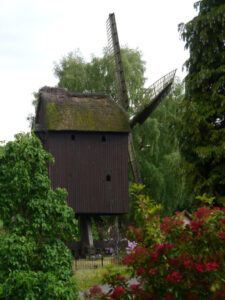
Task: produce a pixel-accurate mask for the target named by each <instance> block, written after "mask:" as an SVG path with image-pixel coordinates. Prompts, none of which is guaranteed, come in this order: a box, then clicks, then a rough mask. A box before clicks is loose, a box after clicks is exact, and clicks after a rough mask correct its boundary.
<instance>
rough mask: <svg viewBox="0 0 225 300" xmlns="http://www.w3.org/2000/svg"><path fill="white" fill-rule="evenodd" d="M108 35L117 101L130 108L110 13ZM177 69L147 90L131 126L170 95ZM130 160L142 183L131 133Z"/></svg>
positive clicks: (140, 120) (112, 16) (116, 34)
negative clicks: (113, 64) (143, 103)
mask: <svg viewBox="0 0 225 300" xmlns="http://www.w3.org/2000/svg"><path fill="white" fill-rule="evenodd" d="M107 35H108V45H109V51H110V54H112V57H113V59H114V63H115V82H116V91H117V101H118V103H119V104H120V105H121V106H122V107H123V108H124V109H125V110H128V108H129V98H128V94H127V88H126V82H125V77H124V71H123V64H122V60H121V53H120V44H119V38H118V32H117V27H116V19H115V15H114V13H113V14H109V18H108V20H107ZM175 73H176V70H174V71H172V72H170V73H168V74H167V75H165V76H163V77H162V78H160V79H159V80H158V81H156V82H155V83H154V84H153V85H151V86H150V87H149V88H148V89H146V90H145V92H144V94H143V95H142V98H143V99H144V98H145V99H148V103H147V104H145V105H144V106H143V107H141V108H140V109H139V110H138V111H137V112H136V113H135V115H134V116H133V117H132V119H131V120H130V127H131V128H133V127H134V126H135V125H136V124H138V123H139V124H142V123H144V121H145V120H146V119H147V118H148V117H149V116H150V115H151V113H152V112H153V111H154V110H155V109H156V107H157V106H158V105H159V104H160V102H161V101H162V100H163V99H164V98H165V97H166V96H167V95H168V93H169V92H170V90H171V86H172V83H173V80H174V77H175ZM128 152H129V160H130V164H131V167H132V171H133V175H134V179H135V182H136V183H141V176H140V173H139V170H138V165H137V159H136V155H135V150H134V144H133V137H132V134H131V133H130V135H129V145H128Z"/></svg>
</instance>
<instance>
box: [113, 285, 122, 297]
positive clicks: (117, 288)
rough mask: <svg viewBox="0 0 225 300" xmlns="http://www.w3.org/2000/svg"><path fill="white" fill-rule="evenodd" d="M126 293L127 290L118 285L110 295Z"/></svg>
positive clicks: (115, 295)
mask: <svg viewBox="0 0 225 300" xmlns="http://www.w3.org/2000/svg"><path fill="white" fill-rule="evenodd" d="M124 293H125V290H124V289H123V288H122V287H121V286H118V287H116V288H115V289H114V291H113V292H112V294H111V295H110V297H111V298H117V297H118V296H121V295H123V294H124Z"/></svg>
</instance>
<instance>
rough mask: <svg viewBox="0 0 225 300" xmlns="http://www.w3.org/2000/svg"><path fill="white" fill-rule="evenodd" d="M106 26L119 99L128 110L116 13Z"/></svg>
mask: <svg viewBox="0 0 225 300" xmlns="http://www.w3.org/2000/svg"><path fill="white" fill-rule="evenodd" d="M106 25H107V36H108V45H109V51H110V53H111V54H112V55H113V57H114V62H115V78H116V90H117V98H118V102H119V103H120V105H121V106H122V107H123V108H124V109H125V110H127V109H128V107H129V100H128V95H127V87H126V82H125V76H124V71H123V64H122V59H121V52H120V44H119V37H118V32H117V27H116V18H115V14H114V13H112V14H109V18H108V20H107V22H106Z"/></svg>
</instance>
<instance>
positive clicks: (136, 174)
mask: <svg viewBox="0 0 225 300" xmlns="http://www.w3.org/2000/svg"><path fill="white" fill-rule="evenodd" d="M128 153H129V161H130V164H131V168H132V172H133V175H134V181H135V182H136V183H137V184H141V183H142V180H141V175H140V172H139V169H138V165H137V158H136V155H135V150H134V142H133V136H132V134H131V133H130V134H129V137H128Z"/></svg>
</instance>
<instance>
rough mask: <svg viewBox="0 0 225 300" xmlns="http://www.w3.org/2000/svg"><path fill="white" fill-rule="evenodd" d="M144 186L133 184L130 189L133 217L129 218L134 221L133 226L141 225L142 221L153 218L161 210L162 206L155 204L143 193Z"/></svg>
mask: <svg viewBox="0 0 225 300" xmlns="http://www.w3.org/2000/svg"><path fill="white" fill-rule="evenodd" d="M144 188H145V186H144V185H142V184H136V183H134V184H133V185H132V188H131V189H130V192H131V195H132V196H133V198H134V199H133V205H134V207H133V209H132V212H133V213H134V215H132V216H131V218H132V219H133V220H134V221H135V224H138V225H139V226H141V225H143V223H144V219H145V218H147V217H150V216H154V215H156V214H158V213H160V211H161V210H162V208H163V207H162V205H161V204H157V203H156V202H155V201H154V200H152V199H150V197H149V196H148V195H145V194H144V193H143V190H144Z"/></svg>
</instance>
